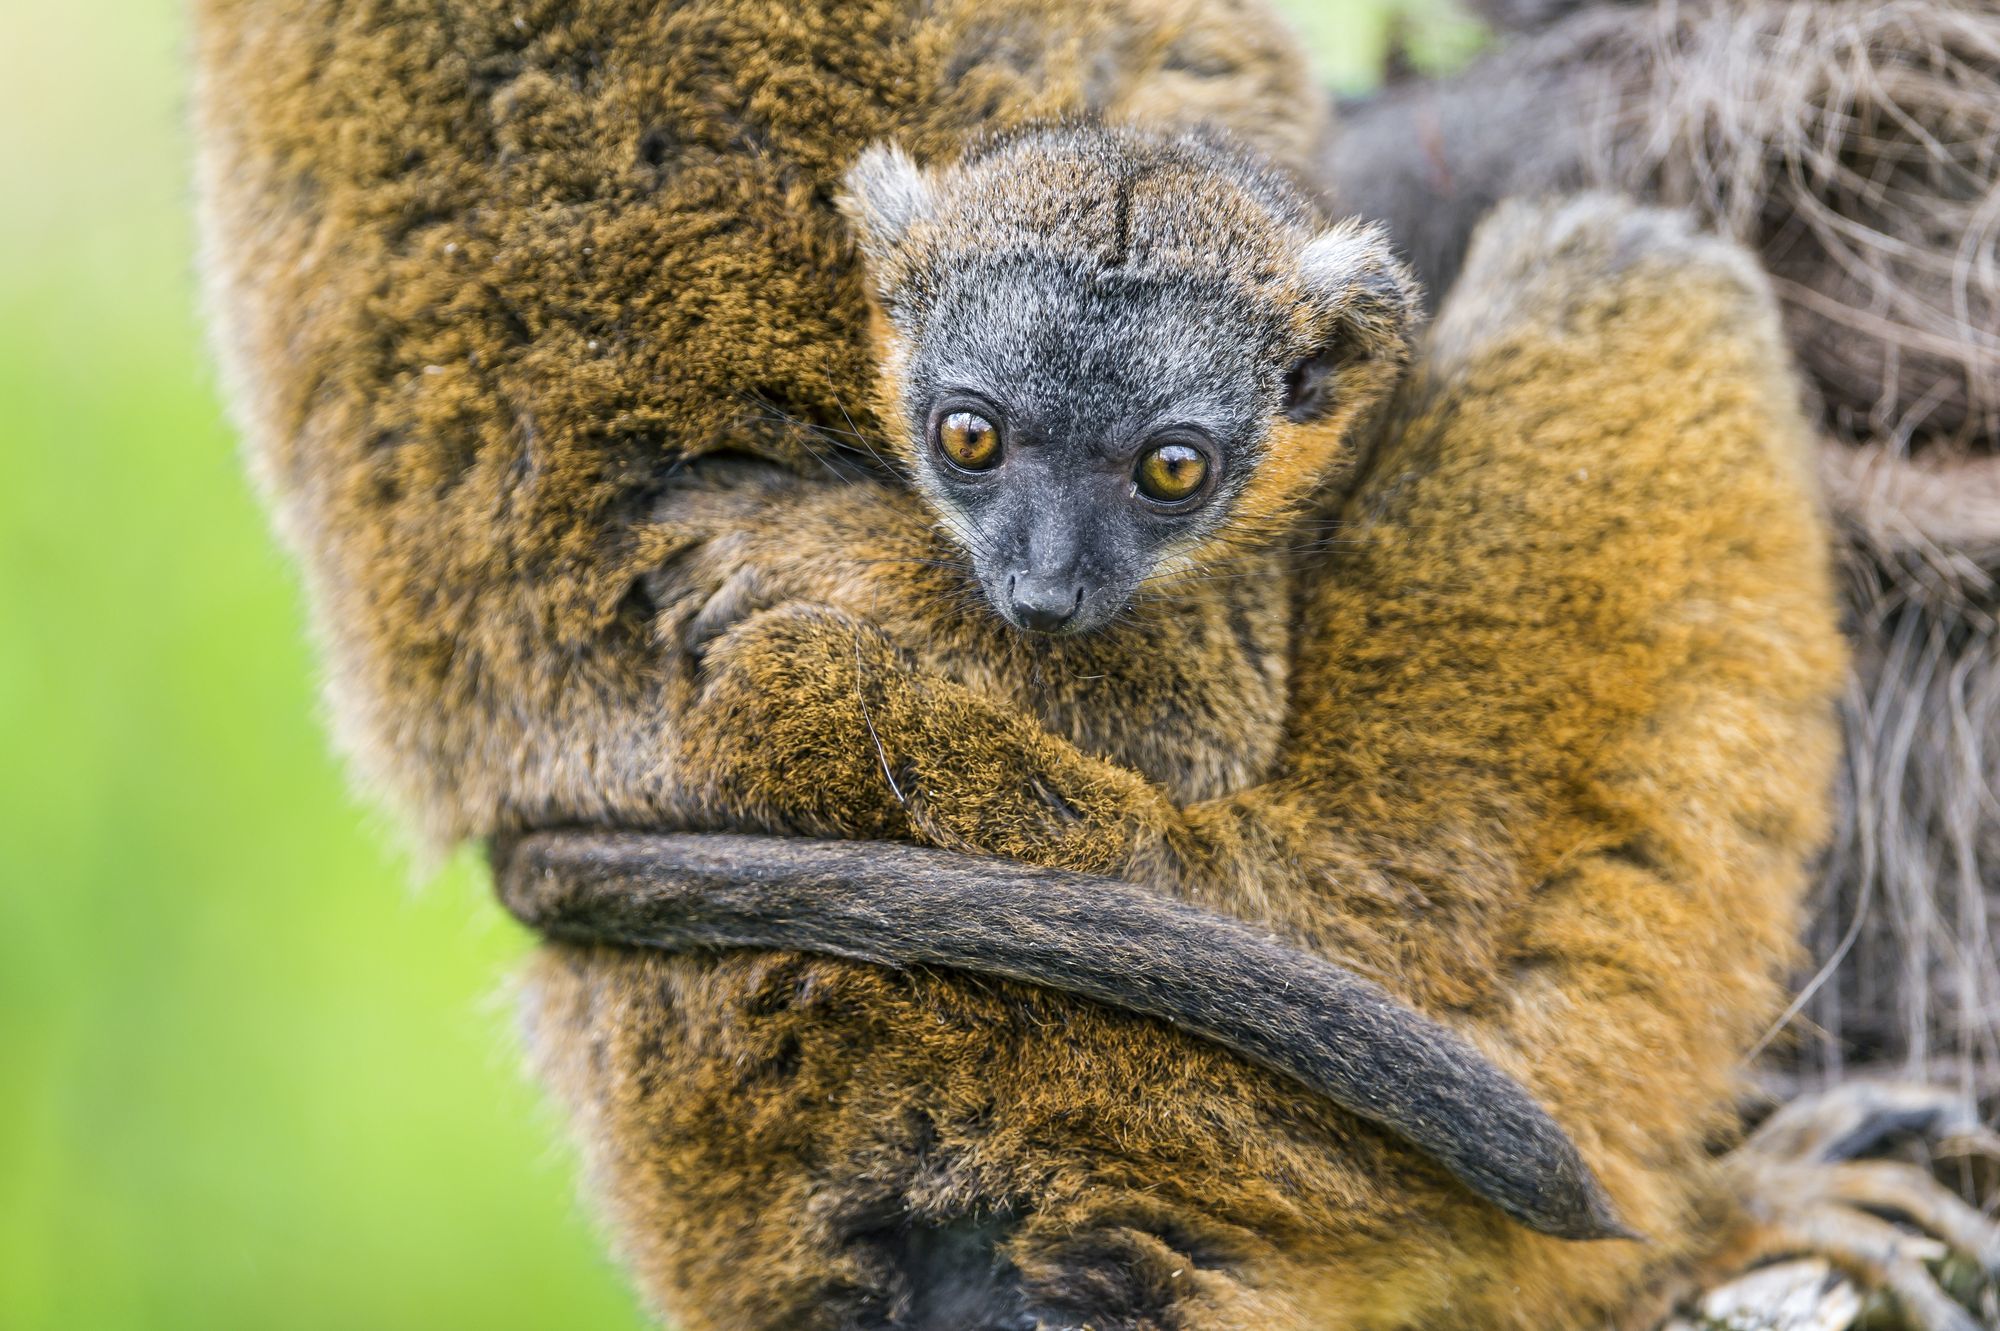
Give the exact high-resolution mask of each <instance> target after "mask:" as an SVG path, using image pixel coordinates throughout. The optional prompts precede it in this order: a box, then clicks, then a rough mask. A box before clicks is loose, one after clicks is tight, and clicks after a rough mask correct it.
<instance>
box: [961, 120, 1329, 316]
mask: <svg viewBox="0 0 2000 1331" xmlns="http://www.w3.org/2000/svg"><path fill="white" fill-rule="evenodd" d="M938 188H939V203H940V205H941V208H940V215H939V217H938V219H937V221H938V223H939V227H940V230H941V231H942V232H943V233H944V234H945V235H947V236H948V237H949V238H950V241H951V242H952V243H953V244H954V245H970V246H976V247H978V248H982V249H1003V248H1023V247H1027V248H1036V249H1042V250H1048V251H1056V252H1060V253H1065V254H1069V255H1073V256H1075V257H1080V258H1092V259H1095V260H1096V261H1097V262H1098V263H1099V264H1101V265H1103V266H1105V267H1110V268H1120V267H1133V268H1141V269H1168V270H1172V269H1190V268H1191V269H1194V270H1197V271H1207V272H1211V273H1217V274H1220V275H1227V276H1230V277H1234V278H1236V279H1238V280H1247V281H1252V282H1266V281H1272V280H1277V279H1281V278H1282V277H1283V276H1285V275H1286V274H1287V273H1288V272H1289V271H1290V269H1291V268H1292V267H1293V266H1294V263H1295V260H1296V256H1297V254H1298V251H1299V249H1300V246H1301V244H1302V243H1303V242H1304V241H1305V240H1306V239H1307V238H1309V237H1310V234H1311V229H1310V218H1311V214H1310V210H1309V209H1308V208H1307V206H1306V205H1305V204H1304V202H1303V200H1302V199H1300V198H1299V197H1298V195H1297V192H1296V191H1295V190H1293V189H1291V188H1290V187H1289V186H1288V185H1286V184H1285V183H1284V182H1282V181H1279V180H1276V179H1274V178H1272V177H1271V176H1270V175H1269V174H1268V173H1267V172H1265V171H1264V170H1263V169H1262V168H1258V167H1256V166H1254V165H1253V164H1251V163H1250V162H1248V161H1247V160H1240V159H1236V158H1233V157H1231V156H1229V155H1228V154H1226V153H1223V152H1220V151H1218V150H1216V149H1214V148H1211V147H1209V146H1207V145H1203V144H1198V143H1190V142H1185V141H1181V142H1167V143H1161V142H1156V141H1152V140H1148V139H1145V138H1142V137H1137V136H1132V135H1125V134H1111V133H1107V132H1097V133H1082V132H1079V133H1076V134H1070V135H1046V136H1031V137H1028V138H1025V139H1023V140H1021V141H1019V142H1016V143H1014V144H1011V145H1008V146H1007V147H1005V148H1003V149H1002V150H999V151H996V152H994V153H992V154H990V155H988V156H985V157H981V158H977V159H974V160H973V161H971V162H968V163H966V164H964V165H962V166H959V167H956V168H952V169H949V170H947V171H946V172H945V173H944V174H943V175H942V176H941V178H940V179H939V181H938Z"/></svg>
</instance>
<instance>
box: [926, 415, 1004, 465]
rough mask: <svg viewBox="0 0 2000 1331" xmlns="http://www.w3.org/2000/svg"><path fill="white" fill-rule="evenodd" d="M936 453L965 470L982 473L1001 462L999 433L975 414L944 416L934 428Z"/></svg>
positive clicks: (988, 422)
mask: <svg viewBox="0 0 2000 1331" xmlns="http://www.w3.org/2000/svg"><path fill="white" fill-rule="evenodd" d="M937 447H938V452H940V453H942V454H944V456H945V461H947V462H949V463H951V465H952V466H954V467H958V468H960V469H961V470H964V471H985V470H986V469H987V468H988V467H990V466H992V465H993V464H994V463H996V462H998V461H999V460H1000V431H999V430H998V429H996V428H994V425H993V422H992V421H989V420H987V419H986V418H985V417H984V416H982V415H980V414H979V413H978V412H976V411H954V412H949V413H947V414H946V415H945V416H944V417H943V418H942V419H941V420H939V421H938V425H937Z"/></svg>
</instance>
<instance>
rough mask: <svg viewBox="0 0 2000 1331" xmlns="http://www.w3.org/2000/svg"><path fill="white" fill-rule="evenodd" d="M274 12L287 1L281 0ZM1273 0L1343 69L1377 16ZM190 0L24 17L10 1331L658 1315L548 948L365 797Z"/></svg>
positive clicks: (5, 186) (16, 293)
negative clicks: (217, 149) (566, 1029)
mask: <svg viewBox="0 0 2000 1331" xmlns="http://www.w3.org/2000/svg"><path fill="white" fill-rule="evenodd" d="M272 3H283V0H272ZM1444 3H1445V0H1417V2H1416V3H1414V4H1411V5H1401V6H1394V5H1393V0H1357V2H1356V3H1323V4H1312V3H1309V0H1293V3H1292V4H1291V5H1290V6H1289V8H1291V9H1292V11H1293V12H1294V14H1295V15H1296V17H1297V18H1298V19H1299V20H1300V24H1301V28H1302V29H1303V30H1304V31H1305V32H1306V33H1307V34H1308V40H1309V41H1310V42H1311V44H1312V46H1313V49H1314V52H1315V54H1316V55H1317V56H1318V57H1319V59H1320V63H1321V66H1322V68H1323V70H1324V71H1325V73H1326V75H1327V78H1328V80H1329V82H1331V83H1336V84H1340V85H1343V86H1347V87H1350V88H1353V87H1358V86H1360V85H1362V84H1364V83H1365V82H1366V79H1367V71H1368V70H1369V69H1371V68H1372V67H1374V65H1375V63H1376V61H1377V60H1378V58H1379V56H1380V53H1381V50H1382V48H1383V45H1384V42H1385V33H1386V31H1387V25H1388V14H1389V12H1390V9H1391V8H1392V6H1393V7H1397V8H1407V9H1413V10H1414V11H1415V13H1416V20H1415V22H1416V24H1417V27H1416V29H1415V30H1414V36H1415V40H1416V42H1417V43H1418V45H1417V53H1418V54H1419V55H1420V56H1423V55H1425V54H1426V53H1427V52H1437V53H1442V54H1443V55H1446V56H1448V55H1449V54H1451V53H1452V52H1453V51H1454V50H1455V49H1462V48H1463V46H1464V45H1465V42H1466V40H1467V37H1466V34H1467V32H1468V29H1467V28H1466V27H1465V26H1464V24H1463V23H1462V21H1459V20H1456V19H1454V18H1451V17H1450V16H1449V15H1448V13H1447V11H1445V10H1444V9H1443V5H1444ZM185 22H186V20H185V17H184V15H183V14H182V12H181V9H180V6H179V5H178V4H176V3H173V0H68V2H67V3H63V4H53V5H32V6H18V7H16V8H15V9H14V10H12V11H11V12H10V14H9V16H8V19H7V22H6V25H5V26H6V35H5V37H4V38H0V125H4V126H5V129H4V130H0V457H4V459H5V462H6V466H7V468H8V469H9V470H10V471H11V476H9V477H7V478H6V479H5V481H4V483H0V755H4V756H0V1068H4V1071H0V1328H4V1329H5V1331H43V1329H44V1328H48V1329H53V1328H64V1329H65V1331H87V1329H94V1328H177V1327H200V1328H204V1329H205V1331H224V1329H226V1328H236V1327H244V1328H259V1329H260V1331H261V1329H264V1328H271V1327H287V1328H299V1329H300V1331H307V1329H310V1328H320V1327H326V1328H342V1329H343V1331H346V1329H348V1328H359V1327H367V1328H374V1329H378V1331H394V1329H395V1328H404V1327H410V1328H416V1327H424V1328H436V1327H461V1326H463V1327H471V1326H478V1327H481V1328H484V1329H485V1331H507V1329H508V1328H530V1327H533V1328H546V1327H551V1326H558V1325H560V1326H563V1327H566V1328H574V1329H581V1328H592V1327H604V1328H635V1327H639V1326H641V1325H643V1319H642V1318H641V1316H640V1314H639V1311H638V1309H637V1307H636V1305H635V1303H634V1301H633V1299H632V1297H631V1296H630V1294H629V1293H628V1292H627V1291H626V1289H625V1286H624V1282H623V1280H622V1278H621V1277H620V1275H619V1273H618V1272H617V1270H616V1269H615V1268H614V1267H613V1266H612V1264H611V1262H610V1260H609V1259H608V1258H607V1257H606V1256H605V1255H604V1252H603V1247H602V1245H601V1243H600V1241H599V1236H598V1234H597V1233H596V1231H595V1230H594V1228H593V1225H592V1222H591V1220H590V1217H589V1215H588V1212H587V1209H586V1207H585V1205H584V1204H583V1203H582V1202H581V1201H580V1200H579V1193H578V1188H577V1185H576V1181H575V1171H574V1161H573V1160H572V1159H570V1157H569V1156H568V1154H567V1152H566V1151H565V1149H564V1148H563V1147H562V1145H561V1141H562V1137H561V1133H560V1131H559V1124H558V1123H557V1121H556V1118H555V1115H554V1114H553V1112H552V1111H551V1110H550V1109H549V1108H548V1107H546V1106H545V1105H544V1104H543V1103H542V1101H541V1100H540V1098H539V1097H538V1095H537V1093H536V1091H535V1090H534V1088H533V1087H532V1086H531V1085H530V1084H529V1083H528V1081H527V1080H526V1079H525V1077H524V1076H523V1075H522V1073H521V1070H520V1058H519V1053H518V1048H517V1043H516V1040H515V1035H514V1031H513V1029H512V1012H511V1004H510V1001H509V999H508V996H507V992H506V977H507V975H508V972H509V970H510V962H511V960H512V959H513V958H515V957H517V956H519V955H520V954H521V952H522V951H523V949H524V948H525V946H526V942H525V940H524V938H523V937H522V936H521V934H520V933H519V932H518V931H517V930H516V929H514V928H513V927H512V926H511V925H510V924H509V923H508V922H506V921H505V920H504V918H503V917H501V916H500V914H499V912H498V911H497V910H496V909H495V908H494V907H493V906H492V905H491V904H490V903H489V902H488V901H487V900H486V897H485V884H484V882H483V880H482V878H481V875H480V874H479V872H478V871H477V868H476V866H474V865H472V864H471V863H469V862H463V863H457V864H454V865H452V866H449V867H448V868H446V869H445V870H444V871H442V872H439V873H434V874H432V875H430V877H429V881H426V882H422V883H419V882H418V881H417V873H416V870H415V869H413V868H412V867H411V866H410V865H409V864H408V863H407V862H406V861H404V860H403V859H401V858H400V857H399V855H398V853H397V851H396V846H397V836H396V832H395V829H394V828H393V827H391V826H389V825H387V824H386V823H385V822H384V821H383V820H382V819H380V818H379V817H376V816H374V815H372V814H370V813H369V812H367V811H366V809H365V808H364V806H362V805H361V804H359V803H357V802H356V800H355V799H354V797H353V796H352V795H351V794H350V792H348V791H347V790H346V789H345V788H344V786H343V783H342V779H341V775H340V773H339V771H338V770H337V769H336V767H335V765H334V764H333V762H332V761H331V760H330V759H329V757H328V754H327V746H326V744H325V742H324V736H323V733H322V731H321V729H320V727H319V725H318V723H317V715H318V707H317V703H316V700H315V693H314V664H313V661H312V656H311V653H310V651H309V650H308V648H307V645H306V643H305V641H304V639H303V634H302V631H301V626H300V625H301V616H300V608H299V603H298V593H297V589H296V587H295V586H294V583H293V580H292V578H291V576H290V574H289V571H288V569H287V568H286V567H285V565H284V563H283V561H282V560H281V559H280V557H279V556H278V555H277V554H276V552H275V551H274V549H273V547H272V544H271V542H270V541H269V539H268V538H267V533H266V530H265V526H264V521H263V518H262V515H261V514H260V513H259V511H258V509H257V506H256V504H255V502H254V500H253V498H252V496H251V495H250V493H249V489H248V486H247V485H246V483H245V481H244V479H243V477H242V475H241V472H240V470H239V467H238V465H237V458H236V454H235V444H234V441H233V440H232V438H231V436H230V432H229V429H228V427H227V425H226V423H225V421H224V419H223V415H222V411H221V408H220V406H219V404H218V401H217V395H216V391H215V383H214V375H213V373H212V371H211V368H210V364H209V361H208V358H207V356H206V354H205V351H204V346H203V341H202V334H201V330H200V327H199V323H198V319H197V316H196V311H195V283H194V278H193V264H192V260H191V253H192V245H191V238H190V226H189V213H190V199H189V189H190V186H189V184H188V172H187V160H188V156H189V149H188V144H187V139H186V133H185V129H184V124H183V119H184V117H183V106H184V102H185V90H184V86H183V85H184V77H185V68H184V64H185V62H184V59H183V47H184V44H185V42H184V39H185V32H184V27H185Z"/></svg>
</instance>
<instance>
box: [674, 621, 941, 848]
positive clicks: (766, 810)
mask: <svg viewBox="0 0 2000 1331" xmlns="http://www.w3.org/2000/svg"><path fill="white" fill-rule="evenodd" d="M755 592H756V588H755V587H754V586H749V587H742V586H739V587H731V586H729V585H727V584H725V586H724V587H723V588H722V589H720V590H718V591H717V593H716V594H715V595H714V596H713V597H711V598H710V601H709V604H708V605H707V606H704V607H703V610H702V612H701V613H698V614H696V615H695V616H693V618H692V619H691V620H690V621H689V627H688V630H687V631H688V633H689V635H690V637H691V638H693V639H695V640H697V641H699V642H700V643H701V651H702V654H703V655H702V661H701V667H700V674H699V679H698V682H697V693H696V697H695V700H694V702H693V705H692V706H691V708H690V709H689V726H688V735H687V738H686V749H687V752H686V754H685V755H684V759H683V762H684V768H685V770H687V771H689V772H690V773H691V774H694V775H695V776H696V778H697V779H698V780H700V781H701V782H702V783H703V784H705V785H706V786H707V787H708V790H709V792H710V794H711V797H712V798H713V799H715V800H716V802H717V803H718V804H719V805H720V806H722V807H727V808H731V809H733V810H736V811H737V812H738V813H740V814H743V815H747V816H748V817H750V818H752V819H753V820H755V821H757V822H760V823H763V824H766V825H773V824H775V826H776V829H777V830H785V831H795V832H802V833H810V834H815V835H822V836H861V837H894V836H906V835H907V834H908V828H907V818H906V816H905V814H904V812H903V810H902V802H903V801H902V795H901V792H900V790H899V788H898V783H897V779H896V772H895V768H894V765H893V762H892V759H891V756H890V754H891V750H890V748H889V747H888V746H887V744H886V743H885V737H884V735H883V733H882V731H881V729H879V728H878V720H877V718H878V717H880V716H883V715H884V714H885V713H887V712H888V711H889V710H891V708H890V703H891V696H890V695H892V694H894V693H895V692H897V691H898V690H899V689H901V688H903V687H905V686H906V679H907V675H908V667H907V665H906V664H905V663H903V662H902V660H901V659H900V656H899V654H898V653H897V651H896V649H895V647H894V646H893V645H892V644H891V643H890V642H889V641H888V639H887V638H885V637H884V636H883V635H882V634H881V632H880V631H878V630H877V629H875V628H874V627H873V626H872V625H869V624H865V623H863V622H861V621H860V620H857V619H854V618H853V617H852V616H849V615H846V614H843V613H841V612H839V611H837V610H833V609H831V608H829V607H826V606H821V605H813V604H807V603H802V602H796V601H794V602H788V603H786V604H784V605H780V606H776V607H773V608H770V609H750V611H749V613H748V614H747V615H744V616H742V617H741V618H739V617H738V612H739V611H741V610H743V609H744V608H746V607H748V606H750V605H751V604H752V600H753V598H754V595H755ZM711 608H712V609H713V613H712V614H711V613H709V612H710V610H711ZM704 621H705V622H704ZM697 626H699V627H697Z"/></svg>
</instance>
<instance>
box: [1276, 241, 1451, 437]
mask: <svg viewBox="0 0 2000 1331" xmlns="http://www.w3.org/2000/svg"><path fill="white" fill-rule="evenodd" d="M1299 274H1300V277H1301V279H1302V280H1303V282H1304V284H1305V287H1306V290H1307V292H1308V293H1309V299H1310V300H1311V301H1312V302H1313V304H1315V305H1317V306H1319V307H1320V308H1321V309H1322V310H1323V311H1324V313H1325V315H1326V317H1327V327H1326V331H1325V333H1324V334H1323V336H1322V338H1321V343H1320V346H1319V348H1318V349H1317V350H1316V351H1314V352H1313V353H1312V354H1311V355H1309V356H1307V357H1306V358H1305V359H1304V360H1302V361H1300V362H1299V363H1298V364H1297V365H1296V366H1294V367H1293V368H1292V371H1291V374H1290V375H1289V376H1288V378H1287V380H1286V383H1285V414H1286V415H1288V416H1290V417H1291V418H1292V419H1293V420H1295V421H1304V420H1311V419H1313V418H1315V417H1317V416H1320V415H1322V414H1323V413H1324V412H1325V411H1326V410H1327V409H1328V408H1329V407H1330V406H1331V405H1332V403H1333V402H1334V401H1336V400H1338V398H1339V397H1340V396H1341V395H1342V394H1341V386H1342V384H1341V381H1342V380H1344V379H1351V378H1353V377H1354V376H1352V375H1350V374H1349V373H1347V372H1348V371H1352V370H1355V369H1357V368H1360V367H1366V366H1374V367H1377V368H1378V369H1381V368H1400V367H1401V366H1402V365H1403V363H1404V362H1406V361H1407V360H1408V359H1409V354H1410V352H1409V347H1410V331H1411V328H1412V326H1413V324H1414V323H1415V321H1416V317H1417V307H1418V301H1419V299H1420V296H1419V288H1418V286H1417V280H1416V278H1415V277H1414V276H1412V275H1411V273H1410V270H1409V269H1408V268H1406V267H1404V266H1403V263H1402V261H1401V260H1399V259H1397V258H1396V254H1395V251H1394V250H1393V249H1392V248H1391V247H1390V244H1389V237H1388V233H1387V232H1386V231H1384V230H1383V229H1382V228H1381V227H1380V226H1377V225H1374V224H1372V223H1363V222H1359V221H1354V220H1349V221H1345V222H1340V223H1337V224H1335V225H1334V226H1332V227H1330V228H1328V229H1327V230H1325V231H1322V232H1321V233H1320V234H1319V235H1318V236H1315V237H1314V238H1313V239H1312V241H1311V242H1310V243H1308V244H1307V245H1306V246H1305V248H1304V249H1303V250H1301V251H1300V253H1299ZM1369 377H1375V376H1369Z"/></svg>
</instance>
